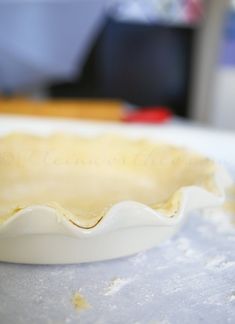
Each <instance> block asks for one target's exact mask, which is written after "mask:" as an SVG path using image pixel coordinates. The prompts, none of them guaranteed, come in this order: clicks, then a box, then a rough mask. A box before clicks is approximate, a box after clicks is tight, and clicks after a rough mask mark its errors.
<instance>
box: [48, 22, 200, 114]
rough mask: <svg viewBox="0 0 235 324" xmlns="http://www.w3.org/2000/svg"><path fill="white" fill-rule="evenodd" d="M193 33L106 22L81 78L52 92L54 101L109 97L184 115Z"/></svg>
mask: <svg viewBox="0 0 235 324" xmlns="http://www.w3.org/2000/svg"><path fill="white" fill-rule="evenodd" d="M193 37H194V30H193V28H192V27H190V26H187V25H185V26H184V25H173V24H171V25H169V24H168V25H167V24H158V23H154V24H143V23H137V22H126V21H124V22H123V21H122V22H120V21H118V20H115V19H112V18H109V19H108V21H107V23H106V24H105V26H104V29H103V31H102V33H101V35H100V36H99V38H98V39H97V41H96V44H95V46H94V47H93V49H92V51H91V53H90V55H89V57H88V59H87V61H86V64H85V66H84V69H83V73H82V76H81V77H79V78H77V79H76V80H74V82H70V83H62V84H57V85H54V86H52V87H51V89H50V92H51V95H52V96H53V97H109V98H120V99H124V100H127V101H128V102H130V103H133V104H136V105H141V106H146V105H147V106H149V105H155V106H156V105H164V106H168V107H170V108H172V109H173V111H174V112H175V113H176V114H178V115H180V116H187V115H188V109H187V108H188V96H189V86H190V74H191V66H192V64H191V57H192V45H193Z"/></svg>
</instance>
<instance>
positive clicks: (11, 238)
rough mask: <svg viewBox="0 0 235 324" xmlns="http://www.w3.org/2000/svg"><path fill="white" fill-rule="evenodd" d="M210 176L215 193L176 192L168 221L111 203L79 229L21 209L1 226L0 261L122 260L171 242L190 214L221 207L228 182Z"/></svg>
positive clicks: (136, 206) (40, 210) (219, 171)
mask: <svg viewBox="0 0 235 324" xmlns="http://www.w3.org/2000/svg"><path fill="white" fill-rule="evenodd" d="M13 122H14V121H13ZM8 123H9V124H11V121H9V120H8ZM39 124H40V123H39ZM39 124H38V120H37V121H36V120H35V128H34V133H37V127H36V126H37V125H39ZM41 125H43V121H41ZM30 127H32V120H30ZM38 129H41V128H40V127H38ZM12 130H20V129H19V127H18V129H10V131H12ZM53 131H55V130H53ZM5 133H7V132H5ZM38 133H40V131H38ZM1 135H4V133H3V134H1ZM86 135H87V134H86ZM92 135H94V134H92ZM213 177H214V183H215V186H216V193H214V192H210V191H208V190H206V189H205V188H202V187H200V186H187V187H183V188H181V189H180V190H179V191H178V198H177V199H178V202H177V204H176V205H177V208H176V209H175V211H174V215H171V217H166V216H165V215H164V211H163V212H161V211H159V210H154V209H153V208H150V207H148V206H146V205H144V204H142V203H139V202H137V201H121V202H118V203H116V204H114V205H113V206H112V207H111V208H110V209H109V210H108V211H107V212H106V214H105V215H104V216H103V217H102V218H101V219H100V220H99V222H98V223H97V224H96V225H95V226H92V227H91V228H82V227H79V226H77V224H74V223H73V222H71V220H70V219H68V218H67V217H64V215H63V214H62V213H58V211H57V210H55V209H54V208H52V207H49V206H42V205H31V206H28V207H25V208H23V209H21V210H20V211H18V212H16V213H15V214H14V215H13V216H12V217H10V218H9V219H7V220H6V221H5V222H3V223H2V224H1V225H0V260H1V261H7V262H19V263H37V264H59V263H60V264H62V263H79V262H90V261H98V260H105V259H112V258H117V257H122V256H126V255H130V254H133V253H136V252H139V251H142V250H145V249H148V248H151V247H153V246H156V245H158V244H160V243H161V242H163V241H165V240H166V239H168V238H169V237H171V236H172V235H173V234H174V233H175V232H176V231H177V230H178V228H179V227H180V226H181V225H182V224H183V223H184V221H185V219H186V216H187V215H188V213H189V212H190V211H192V210H195V209H204V208H207V207H216V206H220V205H221V204H223V202H224V200H225V191H226V188H227V187H229V186H230V185H231V184H232V181H231V179H230V177H229V176H228V175H227V173H226V171H225V170H224V169H223V168H222V167H220V166H216V169H215V172H214V174H213Z"/></svg>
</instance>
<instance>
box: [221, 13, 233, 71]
mask: <svg viewBox="0 0 235 324" xmlns="http://www.w3.org/2000/svg"><path fill="white" fill-rule="evenodd" d="M220 61H221V64H222V65H225V66H231V65H232V66H235V9H234V10H230V11H229V12H228V13H227V15H226V17H225V28H224V35H223V39H222V49H221V60H220Z"/></svg>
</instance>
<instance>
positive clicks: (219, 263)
mask: <svg viewBox="0 0 235 324" xmlns="http://www.w3.org/2000/svg"><path fill="white" fill-rule="evenodd" d="M233 266H235V261H227V260H226V259H225V257H224V256H215V257H213V258H210V259H208V260H207V262H206V268H207V269H210V270H216V269H221V270H224V269H227V268H230V267H233Z"/></svg>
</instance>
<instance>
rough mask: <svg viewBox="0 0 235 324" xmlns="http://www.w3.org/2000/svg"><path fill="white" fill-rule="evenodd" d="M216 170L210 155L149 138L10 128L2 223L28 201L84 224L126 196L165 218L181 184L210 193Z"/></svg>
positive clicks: (3, 147) (1, 150) (4, 141)
mask: <svg viewBox="0 0 235 324" xmlns="http://www.w3.org/2000/svg"><path fill="white" fill-rule="evenodd" d="M214 170H215V164H214V163H213V162H212V161H211V160H209V159H207V158H204V157H202V156H200V155H197V154H194V153H190V152H188V151H186V150H184V149H181V148H177V147H174V146H171V145H166V144H162V143H154V142H150V141H148V140H131V139H127V138H124V137H119V136H110V135H102V136H98V137H94V138H83V137H80V136H78V135H68V134H66V135H65V134H55V135H50V136H49V137H39V136H33V135H27V134H10V135H7V136H5V137H2V138H0V179H1V180H0V223H3V222H4V221H6V220H7V219H8V218H9V217H11V216H13V215H14V214H15V213H16V212H17V211H19V210H21V209H23V208H25V207H27V206H31V205H47V206H50V207H52V208H55V209H56V210H57V211H58V212H60V213H62V214H63V215H64V216H65V217H67V218H68V219H69V220H70V221H72V222H73V223H74V224H76V225H78V226H81V227H85V228H89V227H92V226H95V225H96V224H97V222H99V220H100V219H101V218H102V217H103V216H104V215H105V213H106V212H107V211H108V210H109V209H110V207H111V206H112V205H113V204H115V203H117V202H120V201H123V200H134V201H138V202H140V203H143V204H146V205H148V206H150V207H152V208H154V209H157V210H161V211H163V212H164V213H165V214H166V216H169V217H170V216H172V215H173V213H174V211H175V210H176V209H177V203H178V201H179V191H178V189H180V188H182V187H184V186H190V185H197V186H201V187H204V188H205V189H206V190H209V191H211V192H215V184H214Z"/></svg>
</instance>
